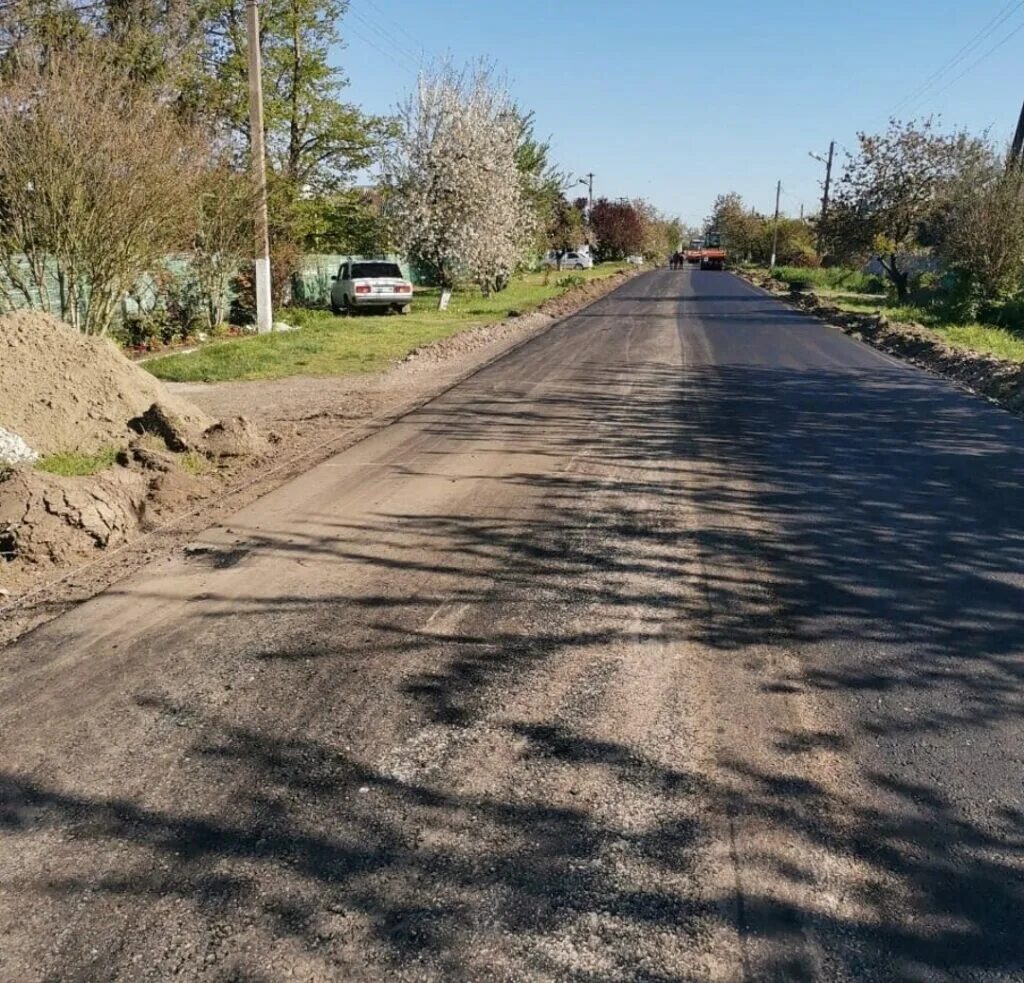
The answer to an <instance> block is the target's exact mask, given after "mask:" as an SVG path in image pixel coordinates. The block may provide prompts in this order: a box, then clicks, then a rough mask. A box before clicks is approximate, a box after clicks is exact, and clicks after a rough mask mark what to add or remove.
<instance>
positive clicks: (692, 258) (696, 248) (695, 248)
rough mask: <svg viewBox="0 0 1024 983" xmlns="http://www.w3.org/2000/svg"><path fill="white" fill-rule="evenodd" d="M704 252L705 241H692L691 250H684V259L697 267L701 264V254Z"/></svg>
mask: <svg viewBox="0 0 1024 983" xmlns="http://www.w3.org/2000/svg"><path fill="white" fill-rule="evenodd" d="M703 250H704V240H703V239H691V240H690V245H689V248H688V249H686V250H684V252H683V258H684V259H685V260H686V262H687V263H689V264H690V265H691V266H696V265H697V264H698V263H699V262H700V254H701V253H702V252H703Z"/></svg>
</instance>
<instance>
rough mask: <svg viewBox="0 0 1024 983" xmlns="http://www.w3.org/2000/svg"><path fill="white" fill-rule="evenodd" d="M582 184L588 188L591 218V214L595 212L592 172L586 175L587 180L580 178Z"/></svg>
mask: <svg viewBox="0 0 1024 983" xmlns="http://www.w3.org/2000/svg"><path fill="white" fill-rule="evenodd" d="M580 184H585V185H586V186H587V217H588V218H589V216H590V213H591V212H592V211H593V210H594V174H593V171H591V172H590V173H589V174H587V175H586V180H585V181H584V180H583V178H580Z"/></svg>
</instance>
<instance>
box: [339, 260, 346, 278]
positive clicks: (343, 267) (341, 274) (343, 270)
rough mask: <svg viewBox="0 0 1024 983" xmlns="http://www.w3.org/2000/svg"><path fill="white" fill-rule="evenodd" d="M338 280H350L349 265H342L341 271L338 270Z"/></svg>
mask: <svg viewBox="0 0 1024 983" xmlns="http://www.w3.org/2000/svg"><path fill="white" fill-rule="evenodd" d="M338 279H339V280H347V279H348V263H342V264H341V269H340V270H338Z"/></svg>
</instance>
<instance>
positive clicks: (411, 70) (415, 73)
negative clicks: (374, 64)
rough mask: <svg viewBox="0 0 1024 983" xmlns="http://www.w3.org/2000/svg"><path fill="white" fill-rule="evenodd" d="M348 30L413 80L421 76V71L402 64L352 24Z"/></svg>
mask: <svg viewBox="0 0 1024 983" xmlns="http://www.w3.org/2000/svg"><path fill="white" fill-rule="evenodd" d="M348 29H349V30H350V31H351V32H352V33H353V34H354V35H355V36H356V37H357V38H359V40H360V41H362V42H363V43H364V44H368V45H369V46H370V47H371V48H373V50H374V51H376V52H378V53H379V54H382V55H383V56H384V57H385V58H387V59H388V61H390V62H392V63H393V64H394V65H396V66H397V67H398V68H400V69H401V70H402V71H403V72H405V73H406V74H407V75H410V76H412V78H414V79H415V78H417V77H418V75H419V70H418V69H416V68H410V67H409V66H408V65H407V64H405V63H404V62H402V61H399V59H398V58H396V57H395V56H394V54H392V52H390V51H386V50H385V49H384V48H382V47H381V46H380V45H379V44H377V43H376V42H375V41H373V40H372V39H370V38H368V37H367V36H366V35H365V34H362V33H360V32H359V31H357V30H356V29H355V28H354V27H353V26H352V25H351V24H350V25H349V28H348Z"/></svg>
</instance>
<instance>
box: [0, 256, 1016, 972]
mask: <svg viewBox="0 0 1024 983" xmlns="http://www.w3.org/2000/svg"><path fill="white" fill-rule="evenodd" d="M1022 488H1024V423H1022V422H1021V421H1019V420H1017V419H1014V418H1013V417H1011V416H1009V415H1007V414H1005V413H1003V412H1001V411H999V410H997V409H994V408H992V407H990V406H988V405H987V404H985V403H983V402H981V401H980V400H978V399H975V398H974V397H972V396H969V395H966V394H963V393H961V392H958V391H957V390H955V389H954V388H953V387H951V386H950V385H949V384H947V383H946V382H944V381H941V380H938V379H934V378H932V377H930V376H928V375H926V374H924V373H922V372H920V371H917V370H916V369H913V368H909V367H906V366H902V365H900V364H898V363H895V362H893V361H892V360H890V359H889V358H887V357H885V356H883V355H881V354H879V353H877V352H875V351H873V350H871V349H869V348H867V347H866V346H863V345H861V344H859V343H857V342H855V341H853V340H851V339H849V338H847V337H846V336H844V335H842V334H840V333H839V332H837V331H834V330H832V329H829V328H827V327H825V326H822V325H820V324H818V323H817V322H815V321H813V320H811V319H809V318H807V317H805V316H803V315H801V314H798V313H794V312H792V311H791V310H789V309H788V308H786V307H784V306H782V305H780V304H778V303H776V302H775V301H773V300H770V299H768V298H767V297H765V296H763V295H762V294H760V293H758V292H757V291H755V290H754V289H753V288H751V287H749V286H747V285H746V284H744V283H742V282H740V281H739V280H737V279H735V278H734V277H732V276H731V275H728V274H720V273H700V272H672V271H668V270H664V271H659V272H655V273H652V274H649V275H645V276H643V277H641V278H639V279H636V280H633V281H631V282H629V283H627V284H626V285H624V286H623V287H622V288H621V289H620V290H618V291H617V292H616V293H614V294H612V295H610V296H609V297H607V298H606V299H604V300H602V301H599V302H598V303H597V304H596V305H594V306H592V307H591V308H589V309H587V310H585V311H584V312H582V313H580V314H579V315H578V316H576V317H573V318H570V319H569V320H567V321H564V322H562V323H560V324H558V325H556V326H555V327H554V328H553V329H552V330H551V331H549V332H548V333H547V334H545V335H544V336H542V337H540V338H538V339H536V340H534V341H532V342H531V343H529V344H528V345H526V346H525V347H523V348H521V349H519V350H517V351H515V352H514V353H512V354H511V355H509V356H508V357H506V358H504V359H503V360H501V361H500V362H498V363H496V364H494V365H492V366H491V367H489V368H487V369H485V370H483V371H482V372H480V373H478V374H477V375H476V376H474V377H473V378H472V379H471V380H469V381H468V382H466V383H464V384H462V385H460V386H458V387H457V388H455V389H453V390H451V391H450V392H448V393H447V394H446V395H444V396H443V397H441V398H439V399H437V400H436V401H434V402H433V403H431V404H429V405H428V406H427V407H425V408H424V409H422V410H420V411H418V412H416V413H414V414H413V415H411V416H409V417H407V418H405V419H404V420H403V421H401V422H399V423H398V424H396V425H393V426H391V427H389V428H387V429H386V430H384V431H382V432H380V433H378V434H377V435H376V436H374V437H372V438H370V439H368V440H367V441H365V442H364V443H362V444H359V445H357V446H356V447H353V448H351V449H350V450H348V451H346V452H345V453H343V454H341V455H339V456H338V457H336V458H334V459H331V460H329V461H327V462H326V463H324V464H323V465H321V466H319V467H317V468H316V469H314V470H313V471H311V472H309V473H308V474H306V475H304V476H303V477H301V478H299V479H297V480H295V481H294V482H292V483H291V484H289V485H286V486H284V487H282V488H280V489H279V490H277V491H276V492H273V493H272V494H270V495H268V496H267V497H265V498H263V499H261V500H260V501H259V502H257V503H256V504H254V505H252V506H250V507H248V508H247V509H245V510H244V511H242V512H240V513H238V514H237V515H236V516H235V518H234V519H233V520H232V522H231V524H230V527H224V528H219V529H213V530H210V532H209V533H208V534H207V535H206V536H205V537H204V538H203V541H202V543H199V544H196V546H195V547H194V548H193V549H191V550H190V551H189V552H188V555H186V556H182V557H178V558H176V559H173V560H170V561H167V562H162V563H159V564H154V565H153V566H152V567H150V568H148V569H147V570H146V571H144V572H143V573H142V574H141V575H139V576H137V577H135V578H133V579H132V580H131V581H129V582H125V583H123V584H121V585H120V586H118V587H116V588H114V589H113V590H110V591H108V592H107V593H106V594H104V595H101V596H100V597H97V598H96V599H94V600H93V601H91V602H89V603H86V604H84V605H82V606H81V607H79V608H78V609H76V610H74V611H73V612H71V613H69V614H67V615H65V616H64V617H62V618H60V619H59V620H57V621H55V622H53V623H51V624H50V625H48V626H46V627H44V628H41V629H39V630H37V631H35V632H34V633H32V634H31V635H29V636H27V637H25V638H24V639H23V640H22V641H21V642H20V643H18V644H17V645H15V646H13V647H11V648H9V649H7V650H4V651H3V652H0V748H2V752H0V769H2V775H0V979H3V980H5V981H7V980H11V981H18V983H24V981H29V980H60V981H66V980H97V981H99V980H102V981H110V980H164V979H168V978H173V977H177V978H183V979H197V980H198V979H202V980H217V981H229V980H230V981H242V980H245V981H250V980H251V981H272V980H273V981H276V980H280V979H286V978H294V979H303V980H363V979H366V980H389V981H390V980H438V981H441V980H444V981H478V980H488V979H494V980H530V981H533V980H573V981H586V983H597V981H609V983H611V981H623V980H636V981H640V980H643V981H650V983H654V981H659V983H667V981H670V980H679V981H682V980H709V981H711V980H716V981H717V980H739V979H766V980H800V979H817V980H842V979H850V980H895V979H907V980H945V979H974V980H1011V979H1015V980H1020V979H1022V978H1024V931H1022V922H1024V785H1022V782H1024V727H1022V719H1024V716H1022V715H1024V494H1022Z"/></svg>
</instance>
